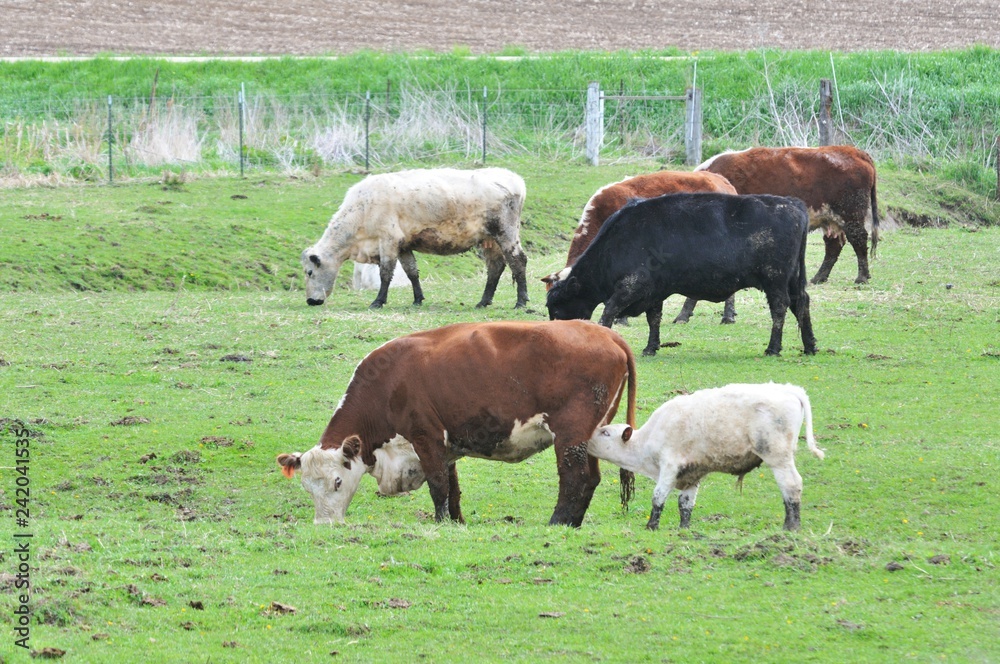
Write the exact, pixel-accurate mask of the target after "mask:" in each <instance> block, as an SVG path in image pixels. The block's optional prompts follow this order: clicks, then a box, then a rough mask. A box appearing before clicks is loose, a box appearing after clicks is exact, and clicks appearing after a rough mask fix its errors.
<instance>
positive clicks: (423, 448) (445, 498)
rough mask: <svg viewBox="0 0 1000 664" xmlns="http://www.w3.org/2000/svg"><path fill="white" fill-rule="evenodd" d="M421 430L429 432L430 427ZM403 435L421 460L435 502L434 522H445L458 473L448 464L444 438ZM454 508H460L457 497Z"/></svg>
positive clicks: (419, 434) (421, 466)
mask: <svg viewBox="0 0 1000 664" xmlns="http://www.w3.org/2000/svg"><path fill="white" fill-rule="evenodd" d="M421 429H422V430H423V431H428V430H429V427H421ZM401 433H402V435H403V436H404V437H405V438H406V439H407V440H409V441H410V443H411V444H412V445H413V450H414V451H415V452H416V453H417V458H418V459H419V460H420V469H421V470H423V471H424V476H425V477H426V478H427V488H428V490H429V491H430V493H431V500H432V501H434V520H435V521H439V522H440V521H444V519H445V517H446V516H448V515H449V510H450V508H451V507H452V502H451V500H452V499H451V488H452V485H453V484H454V486H455V487H457V486H458V472H457V471H456V470H454V463H448V460H447V459H446V458H445V454H444V449H445V441H444V436H443V435H442V436H436V435H430V434H426V433H415V432H413V431H408V432H405V433H403V432H401ZM454 507H455V508H457V507H458V498H457V497H456V498H455V499H454ZM452 514H453V513H452Z"/></svg>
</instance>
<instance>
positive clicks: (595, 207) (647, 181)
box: [542, 171, 736, 323]
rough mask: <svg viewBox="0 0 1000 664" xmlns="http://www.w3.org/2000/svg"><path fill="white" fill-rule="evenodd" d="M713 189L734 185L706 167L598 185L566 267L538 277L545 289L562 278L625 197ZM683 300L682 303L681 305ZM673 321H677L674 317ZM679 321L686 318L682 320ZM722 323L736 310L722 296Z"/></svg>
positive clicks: (571, 245)
mask: <svg viewBox="0 0 1000 664" xmlns="http://www.w3.org/2000/svg"><path fill="white" fill-rule="evenodd" d="M702 191H704V192H716V193H720V194H735V193H736V189H735V188H734V187H733V185H731V184H730V183H729V180H727V179H726V178H724V177H722V176H721V175H717V174H715V173H710V172H707V171H703V172H697V173H690V172H687V171H658V172H656V173H648V174H645V175H637V176H636V177H632V178H626V179H625V180H621V181H620V182H613V183H611V184H608V185H605V186H603V187H601V188H600V189H598V190H597V191H596V192H595V193H594V195H593V196H591V197H590V200H589V201H587V204H586V205H585V206H584V208H583V216H581V217H580V223H579V224H577V227H576V231H574V232H573V239H572V240H571V241H570V243H569V255H567V256H566V268H567V269H563V270H560V271H559V272H556V273H554V274H550V275H548V276H547V277H542V281H544V282H545V290H549V289H551V288H552V286H553V285H554V284H555V283H556V282H557V281H560V280H562V279H565V278H566V277H568V276H569V272H570V271H569V269H568V268H570V267H572V266H573V264H574V263H576V261H577V259H578V258H580V256H581V255H582V254H583V252H584V251H585V250H586V249H587V247H589V246H590V243H591V242H593V240H594V236H596V235H597V231H599V230H601V226H603V225H604V222H605V221H607V220H608V217H610V216H611V215H613V214H614V213H615V212H617V211H618V210H620V209H622V208H623V207H625V204H626V203H628V202H629V201H634V200H639V199H643V198H656V197H657V196H663V195H664V194H681V193H696V192H702ZM695 302H696V300H691V302H690V306H691V308H692V309H693V308H694V303H695ZM686 306H687V304H685V307H686ZM675 322H677V321H675ZM682 322H687V320H684V321H682ZM722 322H723V323H735V322H736V310H735V308H734V306H733V297H732V296H730V297H729V298H728V299H727V300H726V304H725V308H724V310H723V314H722Z"/></svg>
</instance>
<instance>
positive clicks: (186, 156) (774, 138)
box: [0, 48, 1000, 194]
mask: <svg viewBox="0 0 1000 664" xmlns="http://www.w3.org/2000/svg"><path fill="white" fill-rule="evenodd" d="M662 55H664V54H660V53H655V54H654V53H640V54H624V53H618V54H610V55H609V54H597V53H564V54H556V55H553V56H549V57H543V58H528V59H521V60H513V61H510V60H503V59H497V58H471V59H467V58H462V57H459V56H457V55H450V56H404V55H393V56H388V55H378V54H371V53H363V54H358V55H355V56H350V57H347V58H340V59H336V60H320V59H317V60H276V61H271V62H261V63H233V62H225V63H218V62H216V63H211V62H210V63H189V64H175V63H167V62H161V61H156V60H136V61H130V62H118V61H110V60H100V59H98V60H94V61H88V62H83V63H54V64H53V63H50V64H39V63H6V64H0V74H2V76H0V112H2V113H3V117H4V118H5V122H4V123H3V126H2V127H0V147H2V149H3V174H4V176H6V177H7V178H8V179H9V178H12V177H21V178H23V177H24V176H26V175H35V176H50V175H52V174H53V173H55V174H59V175H62V176H68V177H88V178H92V177H95V176H97V175H98V174H100V173H101V172H102V171H103V169H104V168H105V162H106V152H107V131H108V130H107V120H106V115H107V108H106V101H105V100H106V97H103V96H101V95H104V93H105V92H111V93H113V94H114V95H115V100H116V101H115V105H114V108H113V116H114V117H113V121H114V127H113V130H112V137H113V144H112V146H111V151H112V157H113V159H114V160H115V161H116V163H118V164H119V167H120V168H123V169H124V173H125V174H134V175H143V174H146V173H147V172H149V171H152V172H157V171H158V170H159V169H160V168H162V167H163V166H167V165H169V166H179V167H182V168H185V169H188V170H196V171H197V170H209V171H212V170H225V171H230V172H232V170H233V168H234V167H236V166H237V164H238V161H239V157H240V152H239V150H240V146H239V116H238V112H237V106H236V96H235V91H236V90H237V89H239V87H240V85H241V83H246V87H247V89H248V91H249V94H248V97H247V103H246V105H245V115H244V121H245V131H244V156H245V157H246V160H247V164H248V165H249V166H250V167H251V168H256V169H264V170H278V171H282V172H286V173H288V172H296V171H298V170H302V169H307V168H316V167H319V166H334V167H351V166H355V165H358V164H363V163H364V161H365V146H366V140H365V138H366V136H365V131H366V129H365V128H366V110H367V112H368V114H369V116H368V117H369V120H368V123H367V124H368V128H369V132H370V133H369V136H368V141H367V145H368V159H369V162H370V163H371V164H373V165H374V166H375V167H378V168H384V167H389V166H393V165H395V164H400V163H437V162H470V161H474V160H477V159H479V158H480V157H481V150H482V139H483V135H482V121H483V113H484V112H485V113H486V115H487V131H486V139H487V156H488V158H489V157H490V156H492V157H494V158H498V157H500V158H502V157H505V156H536V157H541V158H547V159H552V158H555V159H574V158H579V157H581V156H582V143H583V132H582V125H583V98H584V90H585V88H586V86H587V83H588V82H589V81H591V80H597V81H600V82H601V84H602V88H603V89H604V90H605V91H607V92H608V93H614V92H625V93H627V94H645V95H651V94H678V93H681V92H683V90H684V89H685V88H686V87H687V86H689V85H691V84H692V83H694V82H695V79H696V80H697V85H698V87H700V88H701V89H702V90H703V95H704V96H703V98H704V150H705V156H709V155H711V154H713V153H715V152H718V151H720V150H723V149H730V148H743V147H749V146H751V145H760V144H767V145H815V144H816V143H817V142H818V127H817V116H818V111H819V99H818V86H819V79H820V78H832V79H834V81H835V84H836V85H835V92H836V97H835V105H834V124H835V128H836V130H837V132H838V140H839V141H842V142H846V143H853V144H856V145H858V146H859V147H861V148H863V149H865V150H867V151H869V152H870V153H872V155H873V156H874V157H875V158H876V159H877V160H879V161H892V162H895V163H896V164H897V165H900V166H903V167H914V168H916V169H918V170H928V169H931V170H938V171H940V172H941V173H942V174H943V175H945V176H946V177H958V178H959V180H958V181H959V182H960V183H962V184H963V185H965V186H969V187H972V188H973V189H974V190H976V191H978V192H979V193H983V194H986V193H989V190H991V188H992V180H993V178H992V177H991V173H992V172H993V169H994V167H995V166H994V165H995V151H994V147H993V146H994V143H995V136H996V135H997V133H998V131H1000V85H998V84H997V83H998V82H1000V52H998V51H996V50H993V49H987V48H973V49H969V50H966V51H956V52H946V53H930V54H900V53H892V52H877V53H855V54H830V53H825V52H792V53H788V52H779V51H755V52H748V53H708V54H699V55H698V56H697V58H696V59H693V58H692V59H674V60H668V59H663V58H662V57H661V56H662ZM666 55H671V54H670V53H668V54H666ZM673 55H676V54H673ZM696 62H697V64H696ZM154 78H155V79H156V80H158V85H159V90H160V91H161V98H159V99H150V97H152V96H153V95H152V94H151V93H150V90H149V88H150V86H151V82H152V80H153V79H154ZM68 81H71V82H72V83H73V84H72V85H71V86H69V85H68V83H67V82H68ZM483 87H486V89H487V96H486V98H485V99H484V98H483V95H482V90H483ZM144 88H145V89H144ZM164 91H167V92H166V93H165V94H164ZM366 93H368V94H370V102H367V103H366V100H365V95H366ZM605 118H606V130H605V136H606V139H605V146H604V151H603V156H604V157H605V158H610V159H631V158H649V157H653V158H656V159H659V160H661V161H662V162H664V163H677V161H678V160H679V158H680V156H681V155H682V154H683V147H684V144H683V107H682V105H681V104H678V103H674V102H655V101H616V100H607V101H606V116H605Z"/></svg>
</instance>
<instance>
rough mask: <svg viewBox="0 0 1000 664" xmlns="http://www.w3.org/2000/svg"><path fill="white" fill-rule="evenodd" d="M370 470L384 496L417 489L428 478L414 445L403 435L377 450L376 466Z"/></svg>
mask: <svg viewBox="0 0 1000 664" xmlns="http://www.w3.org/2000/svg"><path fill="white" fill-rule="evenodd" d="M369 472H370V473H371V474H372V476H373V477H374V478H375V479H376V480H377V481H378V492H379V494H380V495H382V496H394V495H396V494H399V493H406V492H407V491H415V490H416V489H419V488H420V485H421V484H423V483H424V482H425V481H426V479H427V478H426V476H425V475H424V469H423V468H421V466H420V458H419V457H417V453H416V452H415V451H414V449H413V445H411V444H410V441H408V440H406V439H405V438H403V437H402V436H396V437H395V438H393V439H392V440H390V441H389V442H388V443H386V444H385V445H383V446H382V447H380V448H378V449H377V450H375V466H374V467H372V468H371V469H370V470H369Z"/></svg>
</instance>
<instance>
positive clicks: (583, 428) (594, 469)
mask: <svg viewBox="0 0 1000 664" xmlns="http://www.w3.org/2000/svg"><path fill="white" fill-rule="evenodd" d="M589 398H590V399H593V395H590V396H589ZM583 419H584V420H586V421H587V423H586V424H585V423H582V422H581V418H580V417H579V413H567V414H566V415H563V416H561V417H559V416H557V417H556V418H554V419H552V420H550V421H549V427H550V428H551V430H552V432H553V433H554V434H555V448H556V469H557V470H558V472H559V500H558V501H557V502H556V508H555V510H554V511H553V512H552V518H551V519H549V525H550V526H573V527H574V528H579V527H580V524H582V523H583V517H584V515H585V514H586V513H587V508H588V507H590V500H591V498H593V497H594V489H596V488H597V485H598V484H600V483H601V470H600V467H599V466H598V461H597V459H596V458H594V457H592V456H590V455H589V454H587V439H588V438H590V435H591V434H592V433H593V430H594V428H595V425H596V420H592V419H590V418H589V417H584V418H583ZM587 424H589V431H588V430H587V429H588V426H587ZM560 441H563V444H560Z"/></svg>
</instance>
